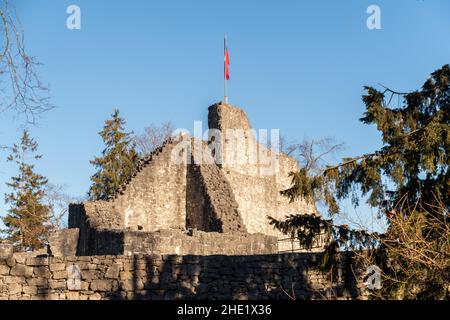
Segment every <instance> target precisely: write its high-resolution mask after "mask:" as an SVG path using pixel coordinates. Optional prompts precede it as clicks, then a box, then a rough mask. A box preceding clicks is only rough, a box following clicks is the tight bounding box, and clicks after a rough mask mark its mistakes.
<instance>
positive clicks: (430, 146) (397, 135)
mask: <svg viewBox="0 0 450 320" xmlns="http://www.w3.org/2000/svg"><path fill="white" fill-rule="evenodd" d="M365 89H366V92H367V93H366V94H365V95H364V96H363V102H364V104H365V105H366V112H365V113H364V116H363V117H362V118H361V119H360V120H361V121H362V122H363V123H365V124H369V125H371V124H374V125H376V127H377V129H378V130H379V131H380V132H381V134H382V142H383V147H382V148H381V149H380V150H378V151H376V152H374V153H372V154H365V155H363V156H360V157H355V158H345V159H343V161H342V163H341V164H339V165H337V166H329V167H328V168H326V169H325V170H324V171H323V174H321V175H319V176H320V177H310V176H308V175H307V174H305V173H304V172H300V173H295V174H293V185H292V187H291V188H290V189H288V190H285V191H283V194H284V195H286V196H288V197H289V198H290V199H291V200H295V199H296V198H298V197H299V196H302V197H314V196H315V193H317V192H319V193H321V194H323V195H324V199H325V202H326V203H327V205H328V207H329V212H330V213H332V214H335V213H337V212H339V207H338V205H337V203H338V201H339V200H341V199H344V198H346V197H349V196H351V198H352V201H353V202H354V203H355V204H356V205H357V204H358V201H359V198H360V196H359V194H358V193H360V194H361V195H362V196H366V195H367V196H368V203H369V204H370V205H371V206H373V207H378V208H380V209H381V210H390V209H392V207H395V206H397V205H398V204H399V202H400V201H401V199H404V198H405V197H406V198H407V199H408V201H409V202H410V203H415V202H417V201H419V199H420V200H421V201H422V202H423V203H424V204H428V205H430V206H436V205H440V204H444V207H445V208H446V209H447V210H449V208H450V188H449V185H450V172H449V170H448V167H449V161H450V160H449V159H450V158H449V154H448V152H449V150H450V125H449V124H450V123H449V110H450V66H449V65H445V66H443V67H442V68H441V69H439V70H437V71H435V72H433V73H432V74H431V77H430V78H429V79H428V80H427V81H426V82H425V84H424V85H423V87H422V89H421V90H419V91H414V92H411V93H398V92H395V91H392V90H390V89H387V88H385V90H383V91H378V90H376V89H374V88H372V87H365ZM394 96H397V98H398V99H394V100H398V101H402V103H401V105H400V104H399V105H398V106H397V107H395V108H394V107H392V106H391V102H392V100H393V97H394ZM383 179H386V180H385V181H383Z"/></svg>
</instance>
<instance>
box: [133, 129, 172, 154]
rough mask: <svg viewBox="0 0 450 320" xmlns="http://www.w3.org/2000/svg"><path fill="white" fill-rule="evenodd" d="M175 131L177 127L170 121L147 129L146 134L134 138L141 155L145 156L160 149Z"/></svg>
mask: <svg viewBox="0 0 450 320" xmlns="http://www.w3.org/2000/svg"><path fill="white" fill-rule="evenodd" d="M174 130H175V127H174V126H173V124H172V123H171V122H170V121H168V122H163V123H162V124H160V125H155V124H152V125H150V126H148V127H146V128H145V130H144V133H142V134H140V135H137V136H136V137H134V142H135V143H136V147H137V150H138V152H139V154H140V155H141V156H145V155H147V154H150V153H152V151H153V150H155V149H156V148H158V147H160V146H161V145H162V144H163V143H164V142H165V141H166V140H167V139H168V138H169V137H170V136H171V135H172V133H173V131H174Z"/></svg>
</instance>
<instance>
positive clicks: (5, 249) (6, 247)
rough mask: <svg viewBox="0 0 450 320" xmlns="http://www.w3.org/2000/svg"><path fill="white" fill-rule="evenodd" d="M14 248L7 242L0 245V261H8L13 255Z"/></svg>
mask: <svg viewBox="0 0 450 320" xmlns="http://www.w3.org/2000/svg"><path fill="white" fill-rule="evenodd" d="M13 252H14V247H13V245H12V244H10V243H7V242H2V243H0V259H8V258H9V257H11V256H12V255H13Z"/></svg>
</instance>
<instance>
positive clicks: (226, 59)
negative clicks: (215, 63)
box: [223, 37, 230, 80]
mask: <svg viewBox="0 0 450 320" xmlns="http://www.w3.org/2000/svg"><path fill="white" fill-rule="evenodd" d="M223 66H224V77H225V80H229V79H230V56H229V55H228V46H227V38H226V37H225V38H224V57H223Z"/></svg>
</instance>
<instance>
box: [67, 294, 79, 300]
mask: <svg viewBox="0 0 450 320" xmlns="http://www.w3.org/2000/svg"><path fill="white" fill-rule="evenodd" d="M66 299H67V300H80V294H79V293H78V292H66Z"/></svg>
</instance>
